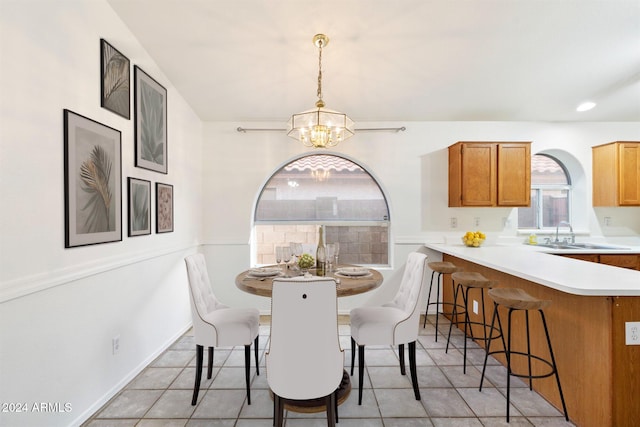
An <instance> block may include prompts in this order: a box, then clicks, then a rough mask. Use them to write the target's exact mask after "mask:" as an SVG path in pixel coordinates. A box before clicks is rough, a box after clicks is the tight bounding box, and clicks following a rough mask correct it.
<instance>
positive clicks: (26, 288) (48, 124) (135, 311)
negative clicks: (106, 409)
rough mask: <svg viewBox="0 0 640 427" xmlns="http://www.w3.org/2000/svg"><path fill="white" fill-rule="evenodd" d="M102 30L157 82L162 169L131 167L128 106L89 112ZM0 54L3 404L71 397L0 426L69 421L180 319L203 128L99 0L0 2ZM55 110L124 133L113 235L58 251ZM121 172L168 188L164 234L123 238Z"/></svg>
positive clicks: (115, 385) (59, 125) (167, 339)
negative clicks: (169, 224) (161, 103)
mask: <svg viewBox="0 0 640 427" xmlns="http://www.w3.org/2000/svg"><path fill="white" fill-rule="evenodd" d="M100 38H105V39H106V40H107V41H109V42H110V43H111V44H112V45H113V46H115V47H116V48H117V49H118V50H120V51H121V52H122V53H123V54H124V55H126V56H127V57H128V58H129V60H130V61H131V65H132V74H131V77H132V78H133V65H134V64H135V65H138V66H140V67H142V68H143V69H144V70H145V71H146V72H147V73H149V74H150V75H151V76H152V77H154V78H155V79H156V80H157V81H158V82H160V83H161V84H162V85H163V86H165V87H166V88H167V90H168V164H169V173H168V174H167V175H164V174H159V173H155V172H152V171H148V170H145V169H140V168H136V167H134V131H133V113H132V120H126V119H124V118H122V117H120V116H117V115H115V114H113V113H111V112H110V111H107V110H105V109H102V108H101V107H100V98H99V96H100ZM0 55H1V58H0V63H1V65H0V73H1V74H0V113H1V115H0V120H1V122H0V205H1V206H2V208H1V209H0V402H6V403H10V402H26V403H28V404H29V406H31V405H32V404H34V403H40V402H45V403H52V404H56V403H60V404H62V405H64V404H65V403H69V404H70V405H71V406H70V411H68V412H62V413H57V412H53V413H33V412H30V413H26V414H24V413H22V414H10V413H3V412H0V425H3V426H45V425H46V426H66V425H74V424H79V423H80V422H81V421H83V420H84V419H86V418H87V417H88V416H90V415H91V414H92V413H93V412H94V411H95V410H97V409H98V408H99V407H100V406H101V405H102V404H103V403H104V402H105V401H106V399H108V398H110V397H111V396H112V395H113V393H115V392H116V391H118V390H119V389H120V388H121V387H122V386H123V385H124V384H126V382H127V381H128V380H130V379H131V377H132V375H135V374H136V373H137V372H138V371H139V370H140V369H141V368H142V367H144V366H146V364H148V363H149V362H150V361H151V360H153V358H154V357H155V356H156V355H157V354H158V353H159V352H160V351H162V349H164V348H165V347H166V346H167V345H169V344H170V343H171V342H172V341H173V340H174V339H176V338H177V337H178V336H179V335H180V334H181V333H183V332H184V331H185V330H186V329H187V328H188V327H189V325H190V322H191V315H190V313H189V305H188V299H187V298H188V293H187V282H186V272H185V267H184V262H183V258H184V256H185V255H186V254H188V253H192V252H195V251H196V250H197V247H198V238H199V236H200V235H201V233H202V209H201V192H202V181H201V176H202V163H201V156H200V152H201V149H202V148H201V147H202V123H201V121H200V120H199V118H198V117H197V116H196V115H195V114H194V112H193V111H192V109H191V108H190V107H189V106H188V105H187V104H186V103H185V102H184V100H183V99H182V98H181V96H180V95H179V94H178V93H177V92H176V91H175V89H174V88H173V87H172V85H171V82H169V81H168V80H167V78H166V77H165V76H164V74H163V73H162V71H161V70H159V69H158V67H157V66H156V65H155V63H154V62H153V61H152V60H151V58H150V57H149V56H148V55H147V53H146V52H145V51H144V49H143V48H142V46H141V45H140V44H139V43H138V42H137V40H136V39H135V38H134V37H133V36H132V34H131V33H130V32H129V30H128V29H127V27H126V26H125V25H124V24H123V23H122V22H121V21H120V19H119V18H118V17H117V16H116V15H115V14H114V12H113V11H112V9H111V7H110V6H109V5H108V4H107V3H106V1H103V0H75V1H70V0H56V1H31V0H1V1H0ZM131 89H133V83H132V88H131ZM131 99H132V111H133V98H131ZM65 108H67V109H70V110H72V111H74V112H77V113H79V114H82V115H84V116H86V117H89V118H91V119H94V120H96V121H98V122H101V123H103V124H105V125H107V126H110V127H113V128H116V129H118V130H120V131H121V132H122V186H123V187H122V195H123V203H122V206H123V212H122V224H123V238H122V242H115V243H108V244H101V245H94V246H88V247H78V248H71V249H65V248H64V189H63V187H64V178H63V165H64V159H63V109H65ZM129 176H132V177H138V178H142V179H146V180H149V181H151V182H152V184H155V183H156V182H163V183H168V184H172V185H173V186H174V196H175V204H174V211H175V224H174V229H175V231H174V232H173V233H167V234H155V232H154V233H152V234H151V235H150V236H140V237H133V238H129V237H127V225H126V224H127V213H126V207H127V203H126V195H127V191H126V182H127V177H129ZM153 193H154V192H153ZM154 202H155V194H153V195H152V204H153V203H154ZM152 227H155V208H153V209H152ZM116 335H119V336H120V346H121V349H120V352H119V353H118V354H117V355H113V354H112V349H111V340H112V338H113V337H114V336H116ZM63 408H64V406H63ZM29 409H30V410H31V407H29Z"/></svg>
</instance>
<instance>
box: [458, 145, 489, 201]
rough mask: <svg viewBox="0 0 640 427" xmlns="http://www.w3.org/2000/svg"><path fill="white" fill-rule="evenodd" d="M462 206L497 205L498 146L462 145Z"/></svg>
mask: <svg viewBox="0 0 640 427" xmlns="http://www.w3.org/2000/svg"><path fill="white" fill-rule="evenodd" d="M461 156H462V205H463V206H495V205H496V144H489V143H488V144H483V143H474V144H462V147H461Z"/></svg>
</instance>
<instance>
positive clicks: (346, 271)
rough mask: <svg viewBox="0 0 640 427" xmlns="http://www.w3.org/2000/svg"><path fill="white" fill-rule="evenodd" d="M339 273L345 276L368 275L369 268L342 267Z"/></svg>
mask: <svg viewBox="0 0 640 427" xmlns="http://www.w3.org/2000/svg"><path fill="white" fill-rule="evenodd" d="M338 273H340V274H342V275H344V276H366V275H367V274H369V270H368V269H366V268H362V267H342V268H339V269H338Z"/></svg>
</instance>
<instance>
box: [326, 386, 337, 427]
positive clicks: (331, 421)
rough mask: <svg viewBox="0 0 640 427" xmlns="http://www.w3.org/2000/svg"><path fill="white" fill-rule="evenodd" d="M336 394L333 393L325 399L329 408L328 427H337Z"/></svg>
mask: <svg viewBox="0 0 640 427" xmlns="http://www.w3.org/2000/svg"><path fill="white" fill-rule="evenodd" d="M334 402H335V394H334V393H331V394H330V395H328V396H327V397H326V398H325V406H326V407H327V427H335V426H336V414H335V412H334V411H335V405H334Z"/></svg>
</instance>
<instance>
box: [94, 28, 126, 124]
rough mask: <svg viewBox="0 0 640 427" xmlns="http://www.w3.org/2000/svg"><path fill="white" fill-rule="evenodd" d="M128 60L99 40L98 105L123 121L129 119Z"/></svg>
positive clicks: (104, 41)
mask: <svg viewBox="0 0 640 427" xmlns="http://www.w3.org/2000/svg"><path fill="white" fill-rule="evenodd" d="M130 87H131V71H130V67H129V59H127V57H126V56H124V55H123V54H121V53H120V52H119V51H118V50H117V49H116V48H114V47H113V46H111V45H110V44H109V43H108V42H107V41H106V40H104V39H100V89H101V91H100V92H101V94H100V105H101V106H102V108H106V109H107V110H109V111H111V112H113V113H116V114H118V115H120V116H122V117H124V118H125V119H127V120H128V119H129V118H130V117H131V96H130V94H129V88H130Z"/></svg>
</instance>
